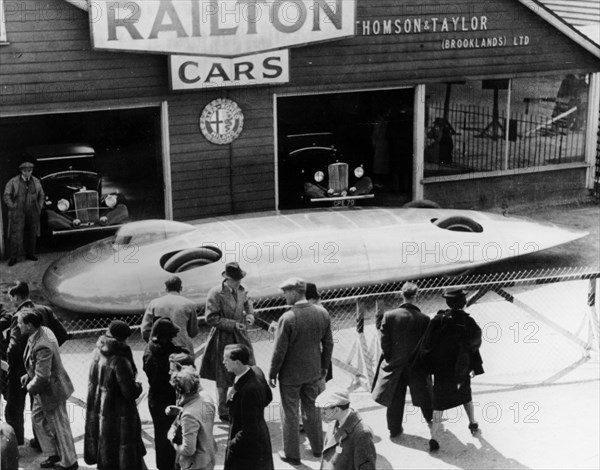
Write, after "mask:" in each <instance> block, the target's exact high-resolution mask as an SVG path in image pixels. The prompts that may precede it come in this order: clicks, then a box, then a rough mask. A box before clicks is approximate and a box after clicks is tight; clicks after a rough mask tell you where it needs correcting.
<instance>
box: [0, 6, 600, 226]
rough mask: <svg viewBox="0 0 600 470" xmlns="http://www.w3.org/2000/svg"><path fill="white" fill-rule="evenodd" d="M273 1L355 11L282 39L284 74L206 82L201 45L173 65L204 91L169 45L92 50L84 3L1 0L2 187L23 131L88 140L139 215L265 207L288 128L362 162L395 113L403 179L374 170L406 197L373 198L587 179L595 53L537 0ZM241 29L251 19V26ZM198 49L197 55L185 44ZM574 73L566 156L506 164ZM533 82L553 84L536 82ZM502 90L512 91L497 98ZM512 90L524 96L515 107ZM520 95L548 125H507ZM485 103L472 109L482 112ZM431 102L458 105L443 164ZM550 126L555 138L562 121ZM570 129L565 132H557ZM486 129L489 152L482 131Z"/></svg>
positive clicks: (38, 140)
mask: <svg viewBox="0 0 600 470" xmlns="http://www.w3.org/2000/svg"><path fill="white" fill-rule="evenodd" d="M97 3H102V2H97ZM112 3H125V2H112ZM128 3H129V4H136V3H141V2H128ZM160 3H163V4H164V3H177V2H160ZM181 3H184V2H181ZM187 3H194V2H187ZM259 3H261V2H259ZM264 3H265V4H270V3H273V2H264ZM279 4H280V10H278V11H279V12H282V11H283V10H282V9H283V8H284V7H288V8H294V7H295V8H298V5H299V4H302V5H304V6H305V10H302V11H299V14H303V13H306V14H307V15H308V17H309V19H308V20H307V21H311V19H310V18H313V17H311V16H310V15H312V14H315V13H314V12H315V11H319V10H320V14H321V17H324V16H325V13H326V12H327V11H329V13H330V15H331V18H338V17H337V16H335V15H334V13H335V11H336V8H337V9H340V8H344V9H348V8H354V12H353V15H352V19H353V22H354V27H353V34H352V35H351V36H348V37H343V38H339V39H338V38H334V39H331V40H327V41H321V42H316V43H306V44H301V45H296V46H295V47H291V48H289V64H288V66H287V67H285V66H281V67H280V69H284V68H285V73H286V75H288V80H287V81H286V82H284V83H273V84H270V83H268V82H262V83H260V84H258V86H253V84H249V85H248V86H246V85H244V84H234V83H231V84H230V86H224V87H223V86H216V85H214V84H213V83H210V78H211V76H218V78H219V79H223V77H224V76H225V75H226V74H224V72H222V70H224V69H220V68H216V69H215V68H214V64H216V63H218V62H219V61H221V58H220V57H219V56H218V54H217V55H215V54H214V53H211V51H204V52H206V56H208V57H209V59H210V60H211V61H212V64H213V68H211V70H212V72H207V71H206V70H205V69H202V68H201V67H200V66H196V65H194V66H193V67H191V68H189V67H188V69H187V70H186V71H185V72H182V71H181V69H179V72H180V75H181V74H182V73H183V75H182V76H183V77H184V78H186V80H187V81H188V82H193V81H194V80H195V81H196V83H197V88H196V89H187V90H174V89H173V80H174V78H177V77H176V75H177V70H173V66H172V63H171V62H170V60H171V59H169V56H168V54H166V53H151V52H141V51H135V52H129V51H116V50H114V51H111V50H100V49H96V48H95V47H94V43H95V40H94V37H93V36H92V34H91V29H92V27H95V25H94V24H93V23H94V22H95V21H98V19H97V18H95V17H94V15H96V14H97V13H98V12H97V11H95V9H94V2H89V3H88V2H83V1H76V0H75V1H65V0H45V1H37V0H23V1H20V2H10V3H9V2H3V9H4V18H5V23H4V31H3V42H2V43H1V45H0V85H1V88H0V132H1V133H2V144H0V165H1V166H2V171H1V172H0V180H1V181H0V183H1V184H2V186H4V184H5V182H6V181H7V180H8V179H9V178H10V177H11V176H13V175H14V174H15V172H16V168H17V164H16V163H17V161H18V158H17V156H18V155H19V152H20V151H21V149H22V148H24V147H26V146H29V145H36V144H45V143H59V142H65V141H71V142H72V141H86V142H91V143H92V144H93V145H94V146H95V148H96V150H97V152H98V156H99V158H100V159H101V160H102V159H104V160H103V161H104V164H102V163H101V166H102V165H103V166H104V167H105V173H106V175H107V181H108V182H109V184H110V182H111V181H115V182H117V183H118V184H119V185H123V184H124V185H126V186H128V188H129V189H128V190H127V191H128V192H130V193H131V194H130V195H129V197H130V199H131V200H136V199H138V200H139V201H141V204H140V207H141V208H140V209H139V210H138V212H136V213H135V214H134V216H135V218H146V217H156V218H162V217H165V218H173V219H176V220H190V219H197V218H201V217H207V216H217V215H223V214H231V213H245V212H253V211H262V210H274V209H278V208H281V205H280V200H281V195H282V193H283V192H285V191H286V188H285V187H281V185H280V184H279V181H280V175H279V174H278V172H279V161H280V154H281V152H282V151H283V147H284V144H283V139H284V138H285V135H287V134H290V133H302V132H322V131H327V132H330V131H331V132H333V133H334V134H337V138H338V139H340V140H342V141H345V142H346V146H348V142H351V143H352V145H351V146H352V147H354V149H358V150H360V151H361V152H364V155H365V158H366V159H367V160H369V161H371V163H369V164H368V168H369V169H370V170H372V169H373V168H374V166H375V163H373V162H372V160H373V158H374V156H373V155H372V152H373V146H374V145H375V143H374V131H373V126H374V122H376V120H377V116H378V115H379V114H382V113H383V114H384V115H388V116H389V115H390V113H392V114H395V115H397V116H400V115H402V116H404V119H403V120H402V121H398V122H402V124H401V125H402V126H404V127H403V128H402V129H403V131H405V133H406V135H405V136H404V138H405V140H408V141H409V142H408V143H407V142H406V141H405V142H403V143H402V142H401V143H398V144H397V145H398V146H399V147H400V146H403V147H402V148H403V149H404V152H405V153H406V154H408V156H407V155H403V156H402V158H403V159H404V160H407V159H408V160H410V162H409V164H408V165H407V164H404V165H395V164H394V163H392V164H391V166H389V168H390V169H391V170H390V171H391V172H396V173H398V175H396V176H398V177H397V178H396V177H394V178H387V179H386V178H385V175H384V180H383V181H381V185H378V187H379V186H381V187H386V186H394V185H395V190H396V192H398V193H401V194H402V197H401V198H400V199H398V198H393V197H388V198H384V199H381V200H377V197H376V202H380V203H383V204H386V203H389V204H394V203H397V202H398V201H404V200H409V199H433V200H437V201H438V202H440V203H442V204H443V205H444V206H446V207H452V206H455V207H471V208H486V207H492V206H498V205H500V204H502V203H505V202H506V200H508V201H509V203H517V202H519V201H521V202H523V201H526V200H543V199H544V198H546V197H549V196H556V195H557V188H558V191H561V190H562V195H564V197H572V196H576V195H577V194H583V193H584V192H585V191H587V190H588V189H589V188H591V187H593V177H592V176H591V175H592V173H593V172H592V167H593V162H594V158H595V155H596V138H595V131H594V129H596V130H597V128H598V126H597V122H592V121H594V119H596V118H597V116H598V101H600V100H599V96H600V84H599V75H598V72H599V71H600V60H599V57H600V52H599V50H598V46H597V45H594V44H593V43H591V42H590V41H588V40H587V39H586V38H585V37H583V36H582V35H580V34H578V33H577V32H576V31H575V30H573V29H572V28H570V27H569V26H568V25H566V24H565V23H562V22H561V21H560V19H559V18H558V17H556V16H554V15H551V14H548V12H547V11H546V10H542V9H540V11H536V8H537V5H538V4H537V3H536V2H532V1H520V0H494V1H476V0H452V1H451V0H437V1H436V2H403V1H397V0H394V1H392V0H355V1H353V0H337V1H336V0H331V1H329V2H328V3H326V2H323V1H314V2H313V1H308V0H304V1H303V2H286V1H284V0H280V1H279ZM328 9H329V10H328ZM173 11H174V10H173ZM296 13H298V12H296ZM331 18H330V19H331ZM340 18H341V17H340ZM313 19H314V18H313ZM326 19H327V18H326ZM321 20H323V18H321ZM162 21H163V23H162V27H163V29H164V30H166V32H164V33H161V34H159V38H160V37H165V38H171V37H174V36H175V35H176V34H179V32H178V31H175V29H176V23H177V21H178V19H177V18H175V16H174V14H169V15H164V16H163V18H162ZM298 21H299V20H298ZM314 21H316V20H314ZM344 21H345V19H344ZM155 22H156V21H155ZM292 22H293V20H292ZM181 23H184V21H183V20H182V21H181ZM121 24H123V23H121ZM315 25H316V23H315ZM155 26H156V25H155ZM203 26H204V25H203ZM242 26H243V27H244V31H245V32H247V33H248V34H249V32H250V31H251V29H250V26H248V25H247V24H243V25H242ZM242 26H240V31H241V30H242ZM120 29H121V30H122V31H119V33H120V34H122V35H124V36H125V35H128V36H131V35H132V34H131V30H126V27H124V26H121V27H120ZM315 29H318V28H317V27H316V26H315V27H314V28H313V30H315ZM188 32H189V31H188ZM258 33H260V31H259V32H258ZM203 34H204V30H203ZM244 40H245V37H240V36H239V35H237V36H233V35H232V37H231V41H244ZM267 49H268V48H267ZM281 50H283V48H279V51H281ZM269 51H271V52H273V49H269ZM286 51H287V48H286ZM275 52H277V51H275ZM197 56H202V54H198V53H196V54H195V55H194V56H193V57H197ZM244 57H246V56H244ZM243 59H244V58H243V57H242V58H238V60H243ZM190 60H192V59H190ZM194 60H195V59H194ZM229 60H233V61H234V62H235V60H236V58H229ZM240 67H241V66H240ZM244 67H247V66H246V65H244ZM215 70H218V72H215ZM237 70H238V71H239V70H242V71H246V72H248V68H241V69H237ZM273 70H279V69H277V68H274V69H272V70H271V72H272V71H273ZM269 73H270V72H269V70H267V71H263V75H267V76H269ZM174 74H175V76H173V75H174ZM186 74H187V75H186ZM211 74H212V75H211ZM247 75H249V72H248V73H247ZM567 75H574V76H575V77H577V78H578V79H579V80H580V81H581V83H584V84H585V86H584V88H585V91H584V94H585V95H586V97H585V100H584V101H585V102H586V107H585V109H583V108H582V107H581V106H579V108H578V111H577V112H578V113H580V114H582V115H583V118H582V122H579V123H578V125H577V126H576V127H577V132H578V133H579V136H580V137H579V138H580V140H579V141H577V142H579V143H577V142H575V143H573V144H572V145H571V147H570V148H571V150H569V151H572V152H574V153H573V154H569V156H568V158H564V156H565V155H566V154H565V153H564V152H563V150H562V148H563V147H560V148H559V147H558V146H559V145H563V146H564V142H563V143H562V144H558V143H557V144H551V145H555V146H556V148H558V149H559V150H560V152H561V156H560V157H557V158H554V159H553V160H552V161H550V160H548V159H546V161H545V162H544V163H540V162H539V161H538V162H537V163H535V162H534V163H530V164H524V163H522V161H521V160H527V161H530V162H531V161H533V160H531V159H530V158H529V157H528V156H527V155H529V153H527V155H526V157H523V159H521V160H519V162H520V163H518V164H517V163H514V164H513V163H511V162H512V160H510V159H511V158H512V154H513V152H516V151H517V150H515V148H516V147H515V146H516V145H517V143H518V142H519V143H520V142H522V141H524V140H525V137H526V136H527V137H529V136H532V135H535V136H538V137H539V139H541V137H540V136H541V135H542V134H544V136H543V137H544V138H547V137H548V135H546V134H548V133H549V132H550V131H548V130H547V129H548V128H553V127H555V123H556V121H553V119H554V118H555V117H556V115H554V116H552V106H554V105H555V103H553V102H552V98H556V97H557V92H558V87H559V85H560V84H561V81H562V80H563V79H564V77H565V76H567ZM227 78H230V77H227ZM495 81H497V82H495ZM490 83H491V86H488V85H490ZM486 84H487V85H486ZM507 84H508V85H507ZM540 84H542V85H540ZM201 85H203V86H201ZM543 87H548V90H549V91H548V93H546V92H545V91H544V93H546V94H545V95H544V96H540V95H539V94H536V89H540V88H543ZM552 87H554V88H552ZM488 90H489V91H488ZM511 90H512V91H511ZM519 90H521V91H519ZM509 91H511V92H512V93H513V94H512V98H510V97H508V96H506V95H507V94H508V95H510V93H508V92H509ZM492 97H494V99H495V103H493V102H492V99H493V98H492ZM515 97H518V103H517V102H516V101H515V103H516V104H513V107H512V111H511V108H510V102H511V99H513V100H515V99H516V98H515ZM217 99H228V100H231V101H233V102H235V103H236V104H237V105H238V106H239V108H240V109H241V111H242V112H243V118H244V123H243V131H242V132H241V134H240V135H239V137H237V138H236V139H235V140H233V141H232V142H230V143H227V144H224V145H222V144H215V143H212V142H210V141H209V140H208V139H207V138H206V137H205V136H204V135H203V133H202V132H201V129H200V125H199V121H200V118H201V114H202V112H203V110H204V109H205V107H206V105H207V104H208V103H210V102H211V101H213V100H217ZM544 99H546V101H544ZM482 100H485V101H486V103H488V104H489V108H490V110H491V108H492V107H493V106H494V114H493V115H490V117H489V119H494V122H493V126H492V128H491V130H492V131H493V132H492V133H491V134H490V133H489V127H486V126H485V124H486V122H485V120H487V119H488V117H487V115H484V114H481V113H483V111H481V110H479V111H473V109H474V108H472V106H473V105H475V104H481V101H482ZM498 102H500V103H499V104H498ZM525 103H526V104H527V106H530V105H531V106H535V105H537V106H542V105H544V104H546V105H548V106H547V107H546V108H544V109H545V110H546V112H547V113H548V115H547V119H546V121H542V124H539V125H538V124H536V123H535V122H532V123H530V124H528V126H529V127H527V128H519V129H520V130H518V131H516V132H517V133H518V134H519V137H522V138H521V139H520V140H518V139H517V138H516V137H515V136H514V135H513V136H511V135H510V134H511V132H512V131H510V132H509V129H508V127H510V125H511V120H515V122H516V121H517V118H515V117H513V115H512V114H511V112H513V113H514V112H515V110H516V109H517V108H519V109H521V108H522V109H521V111H522V114H523V115H524V114H528V115H529V116H531V108H529V107H528V108H527V112H525V111H524V110H525V108H524V106H525ZM549 103H550V104H549ZM437 104H439V107H436V106H437ZM454 105H455V106H454ZM499 106H500V107H502V109H501V110H500V112H499V113H498V109H497V108H498V107H499ZM507 106H508V108H509V110H508V111H507V113H506V114H505V108H506V107H507ZM569 110H572V108H569ZM569 110H567V111H569ZM453 113H454V114H453ZM572 114H573V113H571V115H572ZM479 115H481V116H483V118H482V119H483V121H481V122H479V121H475V117H474V116H479ZM436 116H437V117H438V118H439V117H440V116H443V117H444V119H446V120H448V119H449V117H453V116H454V117H453V119H454V122H453V131H454V132H455V134H454V143H453V147H454V150H453V151H454V155H455V157H454V160H453V162H452V164H447V162H443V161H440V159H439V158H438V156H436V155H433V156H432V155H428V149H431V148H433V147H432V142H430V141H431V139H432V137H431V130H432V128H433V126H434V122H435V118H436ZM507 116H508V118H507ZM588 116H594V118H593V119H592V118H589V117H588ZM523 122H525V121H523ZM544 122H545V123H546V124H544ZM548 122H550V124H548ZM399 125H400V124H399ZM573 126H574V125H573ZM475 128H477V130H474V129H475ZM486 129H487V131H488V133H487V134H486V132H484V131H485V130H486ZM571 130H572V132H571V133H572V134H573V133H575V131H574V130H573V129H571ZM398 132H402V131H400V130H399V131H398ZM471 134H472V135H471ZM555 134H556V135H557V136H558V137H560V135H562V134H560V130H559V131H557V132H555ZM513 137H515V138H513ZM558 137H557V139H558ZM563 137H564V138H563V139H562V140H563V141H564V140H565V139H567V137H566V134H565V135H563ZM392 138H393V137H389V139H392ZM352 139H355V140H352ZM461 139H462V140H461ZM539 139H538V140H535V139H534V140H532V139H531V138H530V139H529V140H528V141H527V143H525V144H524V147H527V148H528V150H527V152H534V150H535V149H537V148H538V147H539V146H540V145H541V144H540V142H541V141H540V140H539ZM484 141H485V142H486V143H489V144H490V145H492V147H489V148H491V149H492V150H489V151H488V150H487V147H485V146H484V147H481V146H480V145H479V142H484ZM555 141H556V142H558V140H556V139H555ZM391 142H392V141H391V140H390V142H388V143H390V145H391ZM553 142H554V140H553ZM341 145H342V146H343V145H344V144H343V142H342V144H341ZM486 145H487V144H486ZM494 146H495V147H494ZM399 147H398V148H399ZM574 148H575V150H572V149H574ZM358 150H357V151H358ZM555 150H556V149H555ZM349 151H351V150H349ZM370 152H371V153H370ZM489 152H495V154H497V157H498V158H497V160H498V162H499V163H498V164H496V163H490V162H487V163H486V162H483V160H481V159H483V158H484V157H485V155H486V154H488V153H489ZM532 155H533V153H532ZM505 157H506V158H505ZM392 158H394V157H393V156H392ZM469 159H470V160H469ZM528 159H529V160H528ZM476 160H477V161H476ZM509 160H510V161H509ZM473 162H475V163H473ZM482 162H483V163H482ZM405 163H406V161H405ZM388 164H389V163H388ZM465 182H467V183H468V184H465ZM149 188H150V189H149ZM498 195H500V196H498ZM402 198H403V199H402ZM139 201H138V202H139ZM144 207H145V209H144Z"/></svg>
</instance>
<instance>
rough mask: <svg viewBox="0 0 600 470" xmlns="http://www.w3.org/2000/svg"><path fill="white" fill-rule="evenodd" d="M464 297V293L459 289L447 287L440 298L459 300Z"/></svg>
mask: <svg viewBox="0 0 600 470" xmlns="http://www.w3.org/2000/svg"><path fill="white" fill-rule="evenodd" d="M466 296H467V294H466V292H465V291H464V290H462V289H461V288H460V287H449V288H448V289H446V290H445V291H444V293H443V294H442V297H444V298H445V299H460V298H463V297H466Z"/></svg>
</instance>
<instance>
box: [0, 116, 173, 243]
mask: <svg viewBox="0 0 600 470" xmlns="http://www.w3.org/2000/svg"><path fill="white" fill-rule="evenodd" d="M160 122H161V121H160V108H159V107H141V108H132V109H118V110H110V111H92V112H73V113H60V114H43V115H32V116H14V117H6V118H2V119H0V134H1V135H2V139H1V141H0V165H1V168H2V171H1V172H0V186H1V187H2V189H4V187H5V185H6V183H7V181H8V180H9V179H10V178H11V177H13V176H15V175H17V174H18V172H19V170H18V166H19V163H20V161H22V158H23V157H24V155H25V154H26V151H25V149H26V148H27V147H32V146H38V145H49V144H67V143H85V144H88V145H90V146H91V147H93V149H94V150H95V158H94V160H95V161H94V164H95V169H96V171H97V172H98V173H100V174H101V175H102V180H103V182H102V188H103V192H104V193H111V192H118V193H120V194H122V195H123V196H124V198H125V201H126V204H127V209H128V211H129V220H141V219H148V218H161V219H162V218H164V217H165V206H164V179H163V168H162V146H161V129H160ZM36 169H37V170H38V171H41V169H39V168H34V173H33V174H34V176H37V177H38V178H39V177H41V176H44V175H40V174H39V173H38V172H36ZM5 209H6V208H5V207H3V210H4V211H5ZM4 217H5V218H4V220H6V212H4ZM80 235H83V234H80ZM103 236H106V234H98V235H97V237H103ZM69 237H73V235H69ZM75 238H77V239H78V240H80V241H82V242H83V241H85V242H87V241H88V240H89V236H87V235H85V236H79V235H78V236H76V237H75Z"/></svg>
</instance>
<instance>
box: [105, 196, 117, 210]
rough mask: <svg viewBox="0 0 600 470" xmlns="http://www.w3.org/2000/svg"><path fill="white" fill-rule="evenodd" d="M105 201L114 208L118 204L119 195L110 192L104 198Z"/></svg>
mask: <svg viewBox="0 0 600 470" xmlns="http://www.w3.org/2000/svg"><path fill="white" fill-rule="evenodd" d="M104 203H105V204H106V205H107V206H108V207H110V208H111V209H112V208H113V207H115V206H116V205H117V196H116V195H115V194H109V195H108V196H106V198H105V199H104Z"/></svg>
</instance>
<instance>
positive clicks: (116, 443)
mask: <svg viewBox="0 0 600 470" xmlns="http://www.w3.org/2000/svg"><path fill="white" fill-rule="evenodd" d="M130 335H131V330H130V329H129V326H128V325H127V323H125V322H123V321H120V320H115V321H113V322H112V323H111V324H110V326H109V327H108V331H107V332H106V334H105V335H102V336H101V337H100V338H99V339H98V342H97V343H96V347H97V349H96V350H95V351H94V357H93V359H92V365H91V367H90V375H89V383H88V397H87V415H86V421H85V441H84V449H83V455H84V459H85V463H87V464H89V465H94V464H96V465H97V468H98V470H146V468H147V467H146V465H145V464H144V455H145V454H146V449H145V447H144V444H143V442H142V425H141V422H140V415H139V413H138V409H137V404H136V402H135V399H136V398H137V397H139V396H140V394H141V393H142V385H141V384H140V383H139V382H136V380H135V379H136V373H137V370H136V368H135V364H134V363H133V355H132V353H131V348H130V347H129V346H128V345H127V344H126V343H125V340H126V339H127V338H128V337H129V336H130Z"/></svg>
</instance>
